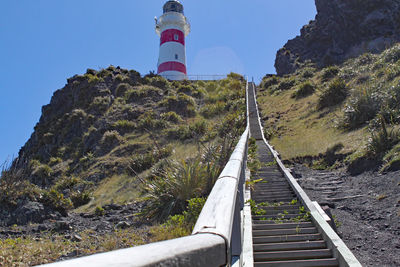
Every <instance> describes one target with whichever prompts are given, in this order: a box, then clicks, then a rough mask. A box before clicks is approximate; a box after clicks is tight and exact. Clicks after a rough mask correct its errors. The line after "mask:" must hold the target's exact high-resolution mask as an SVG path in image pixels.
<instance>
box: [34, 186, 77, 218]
mask: <svg viewBox="0 0 400 267" xmlns="http://www.w3.org/2000/svg"><path fill="white" fill-rule="evenodd" d="M40 201H41V202H42V203H43V204H45V205H47V206H49V207H51V208H52V209H54V210H56V211H58V212H60V213H61V214H62V215H63V216H66V215H67V211H68V210H70V209H71V208H72V207H73V205H72V202H71V199H69V198H65V197H64V194H62V193H59V192H58V191H57V190H55V189H51V190H50V191H44V193H43V195H42V197H41V199H40Z"/></svg>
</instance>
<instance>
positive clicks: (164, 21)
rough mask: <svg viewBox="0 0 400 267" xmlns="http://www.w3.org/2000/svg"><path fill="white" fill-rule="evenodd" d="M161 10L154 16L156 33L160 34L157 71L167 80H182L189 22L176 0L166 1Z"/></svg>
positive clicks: (184, 74)
mask: <svg viewBox="0 0 400 267" xmlns="http://www.w3.org/2000/svg"><path fill="white" fill-rule="evenodd" d="M163 11H164V14H163V15H162V16H161V17H160V18H158V19H157V18H156V33H157V34H158V35H159V36H160V55H159V57H158V64H157V73H158V74H159V75H161V76H163V77H165V78H167V79H169V80H183V79H185V78H186V48H185V37H186V36H187V35H188V34H189V33H190V24H189V22H188V21H187V19H186V17H185V15H184V14H183V5H182V4H181V3H180V2H179V1H178V0H170V1H168V2H166V3H165V5H164V7H163Z"/></svg>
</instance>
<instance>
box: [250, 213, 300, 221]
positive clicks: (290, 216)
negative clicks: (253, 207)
mask: <svg viewBox="0 0 400 267" xmlns="http://www.w3.org/2000/svg"><path fill="white" fill-rule="evenodd" d="M303 215H304V214H300V213H294V214H283V213H282V212H281V213H280V214H279V215H278V213H277V214H276V215H274V214H270V215H252V216H251V218H252V219H253V220H262V221H267V220H268V219H271V220H277V219H294V218H297V217H299V216H303Z"/></svg>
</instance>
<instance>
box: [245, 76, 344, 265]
mask: <svg viewBox="0 0 400 267" xmlns="http://www.w3.org/2000/svg"><path fill="white" fill-rule="evenodd" d="M254 92H255V86H254V84H253V83H249V90H248V94H249V95H248V99H249V100H248V101H249V122H250V133H251V137H253V138H255V139H256V144H257V148H258V149H257V156H258V159H259V160H260V162H261V163H262V167H261V168H260V169H259V170H258V172H257V173H256V174H252V177H251V179H252V180H253V181H255V180H256V181H257V182H256V183H255V184H254V185H252V190H251V198H252V201H251V205H252V206H253V207H252V233H253V257H254V266H288V267H289V266H296V267H301V266H320V267H323V266H339V262H338V260H337V259H336V258H334V256H333V253H332V250H331V249H329V248H328V247H327V244H326V242H325V241H324V239H323V236H322V235H321V233H319V232H318V229H317V228H316V226H315V225H314V223H313V222H312V221H311V218H310V215H309V213H308V212H307V210H305V209H304V207H303V206H302V205H301V201H300V200H299V199H298V198H297V196H296V194H295V193H294V191H293V189H292V188H291V186H290V184H289V183H288V182H287V180H286V178H285V176H284V175H283V174H282V173H281V172H280V170H279V168H278V166H277V165H276V163H275V159H274V157H273V155H272V154H271V152H270V151H269V149H268V147H267V145H266V144H265V143H264V141H263V137H262V133H261V129H260V126H259V121H258V115H257V106H256V104H255V97H254Z"/></svg>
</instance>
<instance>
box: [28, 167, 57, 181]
mask: <svg viewBox="0 0 400 267" xmlns="http://www.w3.org/2000/svg"><path fill="white" fill-rule="evenodd" d="M52 172H53V170H52V168H51V167H50V166H49V165H47V164H40V165H39V166H37V167H36V168H35V169H34V170H33V172H32V175H35V176H38V177H40V178H43V179H44V178H48V177H50V176H51V174H52Z"/></svg>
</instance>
